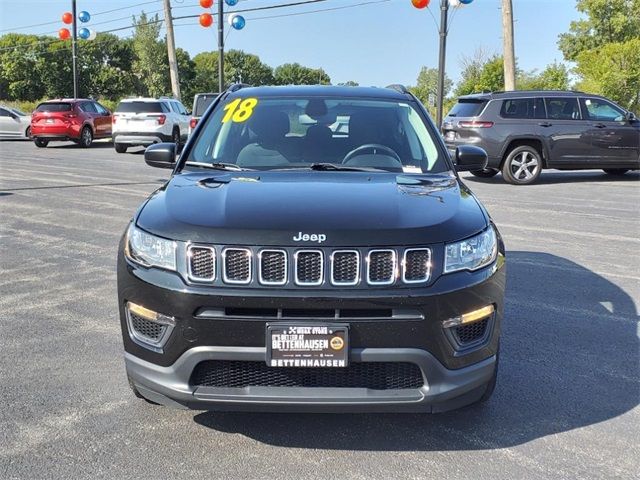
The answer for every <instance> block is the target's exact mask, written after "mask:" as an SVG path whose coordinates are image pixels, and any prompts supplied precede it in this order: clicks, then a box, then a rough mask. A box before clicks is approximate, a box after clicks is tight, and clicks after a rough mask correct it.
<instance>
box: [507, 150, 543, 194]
mask: <svg viewBox="0 0 640 480" xmlns="http://www.w3.org/2000/svg"><path fill="white" fill-rule="evenodd" d="M541 171H542V155H541V154H540V152H539V151H538V150H537V149H536V148H535V147H532V146H531V145H521V146H519V147H516V148H514V149H513V150H511V151H510V152H509V154H508V155H507V158H506V159H505V161H504V164H503V165H502V176H503V177H504V179H505V181H506V182H508V183H511V184H513V185H529V184H531V183H533V182H535V181H536V180H537V179H538V177H539V176H540V172H541Z"/></svg>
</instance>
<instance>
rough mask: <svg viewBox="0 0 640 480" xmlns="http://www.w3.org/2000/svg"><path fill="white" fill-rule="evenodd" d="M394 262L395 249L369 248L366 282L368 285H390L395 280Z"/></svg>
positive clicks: (395, 262)
mask: <svg viewBox="0 0 640 480" xmlns="http://www.w3.org/2000/svg"><path fill="white" fill-rule="evenodd" d="M396 264H397V260H396V251H395V250H391V249H378V250H370V251H369V255H367V283H368V284H369V285H391V284H392V283H394V282H395V280H396V270H397V267H396Z"/></svg>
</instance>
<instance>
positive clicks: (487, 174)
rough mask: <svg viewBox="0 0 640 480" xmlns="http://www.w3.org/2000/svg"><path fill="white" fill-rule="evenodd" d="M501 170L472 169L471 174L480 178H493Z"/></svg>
mask: <svg viewBox="0 0 640 480" xmlns="http://www.w3.org/2000/svg"><path fill="white" fill-rule="evenodd" d="M499 171H500V170H498V169H497V168H485V169H483V170H471V172H470V173H471V175H473V176H476V177H480V178H491V177H495V176H496V175H497V174H498V172H499Z"/></svg>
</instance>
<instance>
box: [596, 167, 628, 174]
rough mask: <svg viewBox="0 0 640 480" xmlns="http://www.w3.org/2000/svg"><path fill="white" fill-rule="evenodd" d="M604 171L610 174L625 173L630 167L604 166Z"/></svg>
mask: <svg viewBox="0 0 640 480" xmlns="http://www.w3.org/2000/svg"><path fill="white" fill-rule="evenodd" d="M602 171H604V173H608V174H609V175H624V174H625V173H627V172H628V171H629V169H628V168H603V169H602Z"/></svg>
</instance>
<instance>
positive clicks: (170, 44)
mask: <svg viewBox="0 0 640 480" xmlns="http://www.w3.org/2000/svg"><path fill="white" fill-rule="evenodd" d="M164 23H165V25H166V27H167V54H168V55H169V74H170V76H171V93H172V94H173V97H174V98H177V99H178V100H180V77H179V75H178V57H177V56H176V40H175V37H174V35H173V17H172V16H171V0H164Z"/></svg>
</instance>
